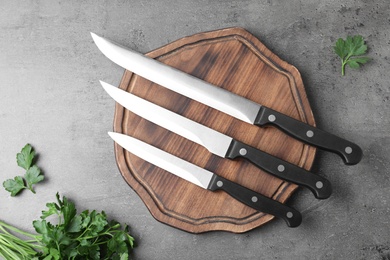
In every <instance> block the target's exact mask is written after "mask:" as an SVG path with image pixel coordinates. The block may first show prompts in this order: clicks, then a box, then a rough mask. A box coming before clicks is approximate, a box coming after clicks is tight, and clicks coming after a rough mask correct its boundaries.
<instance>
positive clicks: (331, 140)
mask: <svg viewBox="0 0 390 260" xmlns="http://www.w3.org/2000/svg"><path fill="white" fill-rule="evenodd" d="M91 35H92V38H93V40H94V42H95V44H96V45H97V47H98V48H99V49H100V51H101V52H102V53H103V54H104V55H105V56H106V57H107V58H109V59H110V60H111V61H113V62H114V63H116V64H118V65H119V66H121V67H123V68H125V69H127V70H130V71H132V72H134V73H135V74H138V75H139V76H141V77H144V78H146V79H148V80H150V81H152V82H154V83H157V84H159V85H161V86H163V87H165V88H168V89H170V90H172V91H175V92H177V93H179V94H181V95H184V96H187V97H188V98H191V99H193V100H196V101H198V102H200V103H203V104H205V105H207V106H210V107H212V108H214V109H217V110H220V111H222V112H224V113H226V114H228V115H230V116H233V117H235V118H238V119H240V120H242V121H245V122H247V123H250V124H254V125H257V126H260V127H262V126H267V125H272V126H275V127H277V128H279V129H281V130H282V131H284V132H285V133H287V134H289V135H290V136H292V137H294V138H296V139H298V140H300V141H302V142H305V143H307V144H309V145H313V146H316V147H318V148H321V149H323V150H327V151H330V152H333V153H335V154H338V155H339V156H340V157H341V158H342V159H343V160H344V163H345V164H347V165H354V164H357V163H358V162H359V161H360V160H361V158H362V156H363V152H362V149H361V148H360V147H359V146H358V145H356V144H354V143H352V142H350V141H348V140H345V139H343V138H340V137H338V136H336V135H333V134H331V133H328V132H325V131H323V130H320V129H318V128H316V127H313V126H311V125H308V124H306V123H304V122H302V121H299V120H296V119H294V118H292V117H289V116H287V115H285V114H282V113H280V112H277V111H275V110H273V109H271V108H269V107H266V106H263V105H260V104H257V103H255V102H253V101H251V100H249V99H246V98H244V97H242V96H239V95H236V94H234V93H232V92H229V91H227V90H225V89H223V88H220V87H216V86H214V85H212V84H210V83H208V82H206V81H203V80H201V79H199V78H196V77H194V76H192V75H190V74H187V73H184V72H182V71H180V70H178V69H175V68H173V67H170V66H167V65H165V64H163V63H161V62H159V61H157V60H154V59H152V58H149V57H147V56H145V55H142V54H140V53H138V52H136V51H133V50H130V49H127V48H125V47H123V46H121V45H119V44H116V43H114V42H112V41H110V40H107V39H105V38H103V37H100V36H97V35H96V34H94V33H91Z"/></svg>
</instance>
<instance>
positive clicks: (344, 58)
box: [333, 35, 370, 76]
mask: <svg viewBox="0 0 390 260" xmlns="http://www.w3.org/2000/svg"><path fill="white" fill-rule="evenodd" d="M333 49H334V51H335V53H336V54H337V55H338V56H339V57H340V58H341V75H343V76H344V75H345V66H346V65H349V67H351V68H353V69H357V68H359V67H360V65H362V64H365V63H367V62H368V61H369V60H370V58H369V57H362V56H360V55H363V54H365V53H366V52H367V45H366V44H364V39H363V37H362V36H361V35H355V36H353V37H351V36H347V39H346V40H343V39H342V38H339V39H338V40H337V41H336V45H335V46H334V47H333Z"/></svg>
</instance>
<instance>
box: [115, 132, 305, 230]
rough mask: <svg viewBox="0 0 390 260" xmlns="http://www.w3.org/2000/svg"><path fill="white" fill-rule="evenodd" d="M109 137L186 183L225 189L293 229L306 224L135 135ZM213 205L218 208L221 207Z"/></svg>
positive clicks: (275, 204)
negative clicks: (281, 220) (136, 137)
mask: <svg viewBox="0 0 390 260" xmlns="http://www.w3.org/2000/svg"><path fill="white" fill-rule="evenodd" d="M109 135H110V136H111V138H112V139H113V140H114V141H115V142H116V143H117V144H119V145H120V146H122V147H123V148H124V149H126V150H127V151H129V152H130V153H132V154H134V155H136V156H137V157H139V158H141V159H143V160H145V161H147V162H149V163H151V164H154V165H155V166H157V167H159V168H161V169H164V170H166V171H168V172H170V173H172V174H174V175H176V176H178V177H180V178H182V179H185V180H186V181H189V182H191V183H193V184H196V185H198V186H200V187H202V188H204V189H207V190H210V191H217V190H223V191H225V192H227V193H228V194H229V195H230V196H232V197H233V198H235V199H236V200H238V201H240V202H241V203H244V204H245V205H247V206H249V207H251V208H253V209H255V210H258V211H261V212H263V213H266V214H271V215H273V216H275V217H278V218H281V219H284V220H285V221H286V223H287V225H288V226H289V227H297V226H299V225H300V224H301V222H302V216H301V214H300V213H299V211H297V210H295V209H293V208H291V207H288V206H286V205H284V204H282V203H280V202H278V201H276V200H272V199H270V198H268V197H265V196H264V195H261V194H259V193H257V192H255V191H253V190H250V189H248V188H246V187H244V186H241V185H239V184H237V183H235V182H232V181H230V180H228V179H226V178H223V177H221V176H218V175H216V174H214V173H212V172H210V171H207V170H205V169H203V168H201V167H199V166H197V165H195V164H192V163H189V162H187V161H185V160H183V159H181V158H179V157H176V156H174V155H172V154H169V153H167V152H165V151H163V150H160V149H158V148H156V147H154V146H151V145H149V144H147V143H145V142H142V141H140V140H138V139H135V138H133V137H131V136H127V135H124V134H120V133H114V132H109ZM213 206H214V207H218V205H213Z"/></svg>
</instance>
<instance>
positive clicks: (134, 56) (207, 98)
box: [91, 33, 261, 124]
mask: <svg viewBox="0 0 390 260" xmlns="http://www.w3.org/2000/svg"><path fill="white" fill-rule="evenodd" d="M91 35H92V38H93V40H94V41H95V43H96V45H97V46H98V48H99V49H100V51H101V52H102V53H103V54H104V55H106V56H107V58H109V59H110V60H112V61H113V62H115V63H116V64H118V65H119V66H121V67H123V68H125V69H127V70H130V71H132V72H134V73H135V74H138V75H140V76H141V77H144V78H146V79H148V80H150V81H152V82H154V83H157V84H159V85H161V86H163V87H166V88H168V89H170V90H172V91H175V92H177V93H179V94H181V95H184V96H187V97H189V98H191V99H193V100H196V101H198V102H201V103H203V104H206V105H207V106H210V107H212V108H215V109H217V110H220V111H222V112H224V113H226V114H228V115H231V116H233V117H236V118H238V119H240V120H243V121H245V122H248V123H251V124H253V123H254V121H255V119H256V116H257V114H258V112H259V110H260V108H261V105H259V104H257V103H255V102H253V101H250V100H248V99H246V98H244V97H241V96H239V95H236V94H234V93H232V92H229V91H227V90H225V89H223V88H220V87H216V86H214V85H212V84H210V83H207V82H206V81H203V80H201V79H199V78H196V77H194V76H192V75H189V74H187V73H184V72H182V71H180V70H178V69H175V68H173V67H170V66H167V65H165V64H163V63H161V62H159V61H157V60H154V59H151V58H149V57H147V56H145V55H142V54H140V53H138V52H135V51H133V50H129V49H127V48H125V47H123V46H120V45H118V44H116V43H114V42H112V41H109V40H107V39H105V38H102V37H100V36H97V35H96V34H94V33H91Z"/></svg>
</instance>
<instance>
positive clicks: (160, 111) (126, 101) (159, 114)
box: [100, 81, 233, 157]
mask: <svg viewBox="0 0 390 260" xmlns="http://www.w3.org/2000/svg"><path fill="white" fill-rule="evenodd" d="M100 83H101V84H102V86H103V88H104V89H105V90H106V91H107V93H108V94H109V95H110V96H111V97H112V98H113V99H114V100H115V101H116V102H118V103H119V104H121V105H122V106H124V107H125V108H127V109H128V110H130V111H131V112H133V113H135V114H137V115H139V116H140V117H143V118H145V119H146V120H148V121H150V122H153V123H155V124H157V125H160V126H162V127H164V128H166V129H168V130H170V131H172V132H174V133H176V134H178V135H181V136H183V137H185V138H187V139H189V140H191V141H193V142H195V143H198V144H200V145H202V146H204V147H205V148H206V149H208V150H209V151H210V152H212V153H213V154H216V155H218V156H221V157H225V155H226V152H227V151H228V149H229V146H230V144H231V142H232V140H233V138H231V137H229V136H227V135H224V134H222V133H219V132H217V131H215V130H213V129H211V128H208V127H206V126H204V125H201V124H199V123H197V122H195V121H192V120H189V119H188V118H186V117H183V116H180V115H179V114H176V113H173V112H172V111H169V110H167V109H165V108H162V107H160V106H157V105H156V104H153V103H151V102H149V101H147V100H144V99H142V98H139V97H137V96H135V95H133V94H131V93H128V92H126V91H123V90H121V89H119V88H117V87H114V86H112V85H110V84H107V83H105V82H103V81H100Z"/></svg>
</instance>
